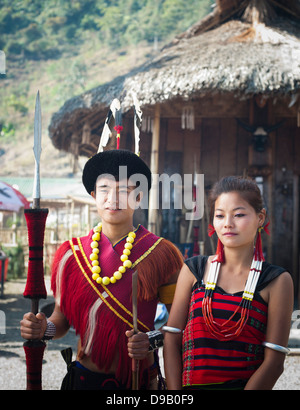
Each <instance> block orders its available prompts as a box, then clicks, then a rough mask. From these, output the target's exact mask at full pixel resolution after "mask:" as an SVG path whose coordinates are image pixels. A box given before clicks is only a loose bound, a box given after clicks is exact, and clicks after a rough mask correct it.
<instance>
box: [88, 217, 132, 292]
mask: <svg viewBox="0 0 300 410" xmlns="http://www.w3.org/2000/svg"><path fill="white" fill-rule="evenodd" d="M93 231H94V234H93V236H92V239H93V241H92V242H91V248H92V253H91V254H90V260H91V262H92V266H93V267H92V272H93V275H92V278H93V279H94V281H96V282H97V283H99V284H101V283H102V284H103V285H105V286H106V285H109V284H110V283H116V282H117V280H120V279H122V276H123V273H125V272H126V269H128V268H131V266H132V262H131V261H130V260H129V259H128V257H129V255H130V254H131V249H132V246H133V242H134V239H135V237H136V234H135V233H134V232H129V234H128V236H127V238H126V243H125V246H124V250H123V254H122V255H121V257H120V259H121V261H122V262H123V264H122V265H121V266H119V268H118V270H117V271H115V272H114V274H113V275H112V276H111V277H110V278H109V277H108V276H104V277H103V278H102V277H101V276H100V272H101V268H100V266H99V256H98V254H99V241H100V234H101V231H102V224H101V222H100V223H99V224H98V225H97V226H95V228H94V229H93Z"/></svg>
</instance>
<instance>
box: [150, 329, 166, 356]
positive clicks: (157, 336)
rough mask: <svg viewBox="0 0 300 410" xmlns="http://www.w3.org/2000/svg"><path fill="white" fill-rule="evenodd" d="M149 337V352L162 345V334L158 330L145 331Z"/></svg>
mask: <svg viewBox="0 0 300 410" xmlns="http://www.w3.org/2000/svg"><path fill="white" fill-rule="evenodd" d="M147 335H148V338H149V343H150V346H149V352H153V351H154V350H157V349H159V348H160V347H162V346H163V345H164V335H163V334H162V333H161V332H160V331H159V330H151V331H150V332H147Z"/></svg>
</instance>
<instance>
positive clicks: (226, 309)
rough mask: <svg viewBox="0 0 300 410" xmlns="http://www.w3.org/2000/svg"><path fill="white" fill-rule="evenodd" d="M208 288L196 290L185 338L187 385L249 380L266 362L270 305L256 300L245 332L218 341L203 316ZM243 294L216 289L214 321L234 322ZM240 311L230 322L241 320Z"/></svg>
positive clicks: (231, 322)
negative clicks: (206, 289)
mask: <svg viewBox="0 0 300 410" xmlns="http://www.w3.org/2000/svg"><path fill="white" fill-rule="evenodd" d="M204 294H205V288H204V286H201V287H199V288H197V289H195V290H194V291H193V294H192V298H191V304H190V311H189V318H188V323H187V326H186V329H185V331H184V337H183V386H185V387H187V386H199V385H206V384H215V383H225V382H229V381H232V380H239V379H243V380H247V379H249V378H250V377H251V375H252V374H253V373H254V371H255V370H256V369H257V368H258V367H259V366H260V364H261V363H262V360H263V348H262V345H261V344H262V342H263V340H264V337H265V331H266V322H267V305H266V304H264V303H262V302H260V301H258V300H256V299H254V300H253V301H252V304H251V307H250V309H249V317H248V319H247V322H246V324H245V327H244V328H243V331H242V332H241V333H240V335H238V336H237V337H236V338H234V339H233V340H228V341H222V340H218V339H217V338H216V337H214V335H212V334H211V332H210V330H209V329H208V327H207V325H206V323H205V320H204V318H203V313H202V301H203V298H204ZM241 300H242V295H241V293H240V294H235V295H228V294H226V293H224V292H222V291H221V290H220V288H216V289H215V292H214V296H213V300H212V310H213V317H214V320H215V321H217V322H218V324H219V325H222V323H225V322H226V321H228V319H230V317H231V316H232V315H233V313H234V312H235V311H236V308H237V307H238V306H239V305H240V303H241ZM240 317H241V313H240V311H237V312H236V313H235V314H234V315H233V316H232V317H231V319H230V321H229V322H228V323H227V326H234V324H235V323H236V322H237V321H238V320H239V319H240Z"/></svg>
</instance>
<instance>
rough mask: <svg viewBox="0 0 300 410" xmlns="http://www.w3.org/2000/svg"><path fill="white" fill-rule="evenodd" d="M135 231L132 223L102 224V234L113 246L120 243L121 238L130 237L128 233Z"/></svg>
mask: <svg viewBox="0 0 300 410" xmlns="http://www.w3.org/2000/svg"><path fill="white" fill-rule="evenodd" d="M133 230H134V227H133V223H132V221H129V222H128V223H124V224H116V225H114V224H107V223H102V232H103V233H104V235H105V236H106V237H107V238H108V239H109V240H110V242H111V243H112V244H114V243H116V242H118V241H119V240H120V239H121V238H123V237H124V236H126V235H128V233H129V232H130V231H133Z"/></svg>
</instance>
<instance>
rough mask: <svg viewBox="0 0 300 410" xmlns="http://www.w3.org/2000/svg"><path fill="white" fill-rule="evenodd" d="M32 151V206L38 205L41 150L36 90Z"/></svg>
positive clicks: (39, 117) (40, 116) (39, 106)
mask: <svg viewBox="0 0 300 410" xmlns="http://www.w3.org/2000/svg"><path fill="white" fill-rule="evenodd" d="M33 152H34V158H35V173H34V183H33V193H32V201H33V202H32V207H33V208H35V209H36V208H39V207H40V198H41V189H40V158H41V152H42V111H41V101H40V92H39V91H38V92H37V95H36V100H35V113H34V145H33Z"/></svg>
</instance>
